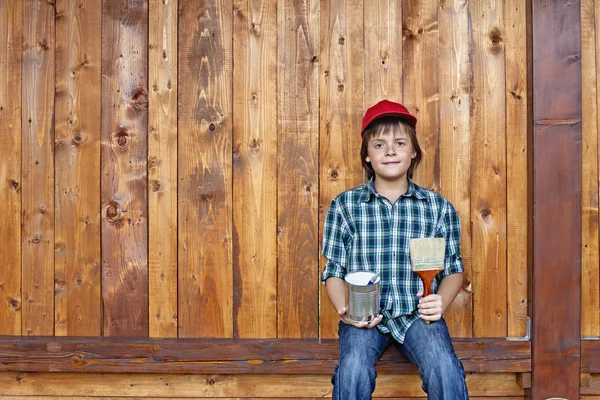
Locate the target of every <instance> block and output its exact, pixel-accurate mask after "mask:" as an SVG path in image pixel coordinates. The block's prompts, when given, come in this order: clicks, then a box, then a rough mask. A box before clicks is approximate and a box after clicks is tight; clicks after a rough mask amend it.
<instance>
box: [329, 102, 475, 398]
mask: <svg viewBox="0 0 600 400" xmlns="http://www.w3.org/2000/svg"><path fill="white" fill-rule="evenodd" d="M416 123H417V119H416V117H414V116H413V115H411V114H410V113H409V112H408V110H407V109H406V108H405V107H404V106H403V105H402V104H399V103H394V102H391V101H387V100H383V101H381V102H379V103H377V104H375V105H374V106H372V107H371V108H369V109H368V110H367V112H366V113H365V115H364V118H363V124H362V132H361V135H362V146H361V151H360V155H361V161H362V165H363V168H364V169H365V171H366V173H367V176H368V177H369V181H368V182H367V183H366V184H364V185H361V186H358V187H356V188H354V189H351V190H348V191H346V192H343V193H341V194H340V195H338V196H337V197H335V198H334V199H333V201H332V202H331V206H330V208H329V211H328V213H327V216H326V219H325V225H324V232H323V255H324V256H325V257H326V258H327V264H326V265H325V268H324V270H323V274H322V277H321V279H322V281H323V282H324V283H325V285H326V289H327V294H328V296H329V299H330V301H331V303H332V304H333V306H334V308H335V309H336V311H337V312H338V314H339V315H340V318H341V321H340V323H339V337H340V340H339V341H340V360H339V362H338V365H337V367H336V370H335V373H334V375H333V379H332V383H333V386H334V388H333V398H334V399H344V400H347V399H361V400H362V399H370V398H371V396H372V393H373V391H374V390H375V377H376V373H375V364H376V363H377V361H378V360H379V358H380V357H381V355H382V354H383V352H384V350H385V349H386V348H387V346H388V344H389V343H393V344H394V345H396V346H397V347H398V348H399V349H400V351H402V352H403V353H404V354H405V355H406V357H407V358H408V359H409V360H411V361H412V362H413V363H415V364H416V365H417V366H418V367H419V372H420V375H421V378H422V380H423V390H424V391H425V392H427V395H428V398H429V399H445V400H449V399H468V394H467V386H466V383H465V373H464V370H463V366H462V364H461V362H460V360H458V358H457V357H456V354H455V353H454V349H453V348H452V342H451V340H450V336H449V334H448V328H447V326H446V323H445V321H444V319H443V317H442V314H443V313H444V311H445V310H446V308H447V307H448V306H449V305H450V304H451V303H452V301H454V298H455V297H456V295H457V294H458V292H459V290H460V288H461V286H462V271H463V266H462V259H461V255H460V243H459V240H460V222H459V220H458V216H457V214H456V211H455V210H454V207H452V205H451V204H450V203H449V202H448V201H447V200H445V199H444V198H443V197H442V196H440V195H439V194H436V193H434V192H431V191H429V190H426V189H424V188H421V187H419V186H417V185H416V184H414V183H413V182H412V181H411V178H412V176H413V172H414V170H415V168H416V167H417V165H418V164H419V162H420V161H421V157H422V153H421V148H420V146H419V142H418V140H417V136H416V131H415V126H416ZM416 237H443V238H445V239H446V260H445V269H444V271H442V272H440V274H438V276H437V277H436V281H435V282H434V285H433V286H434V287H433V293H435V294H431V295H429V296H427V297H424V298H422V295H423V291H422V290H420V289H421V287H422V283H421V281H420V279H419V277H418V276H417V275H416V274H414V273H413V272H412V268H411V263H410V255H409V239H410V238H416ZM352 271H372V272H379V273H380V279H381V280H380V290H381V304H380V305H381V314H380V315H379V316H378V317H377V318H375V319H373V320H372V321H370V322H358V323H357V322H353V321H351V320H349V319H347V317H346V311H347V299H346V291H345V286H344V277H345V275H346V274H347V273H349V272H352ZM436 289H437V290H436ZM425 321H430V322H431V323H430V324H429V325H427V324H426V323H425Z"/></svg>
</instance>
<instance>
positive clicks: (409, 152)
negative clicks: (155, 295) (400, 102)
mask: <svg viewBox="0 0 600 400" xmlns="http://www.w3.org/2000/svg"><path fill="white" fill-rule="evenodd" d="M416 156H417V153H416V152H415V150H414V148H413V145H412V142H411V140H410V136H409V135H408V134H407V133H406V132H403V131H400V130H394V131H392V130H388V131H387V132H385V133H383V134H381V135H379V136H374V137H372V138H371V139H369V142H368V145H367V158H366V159H365V160H366V161H367V162H370V163H371V166H372V167H373V171H374V172H375V177H376V179H383V180H387V181H393V180H401V179H406V172H407V171H408V168H409V167H410V163H411V161H412V159H413V158H415V157H416Z"/></svg>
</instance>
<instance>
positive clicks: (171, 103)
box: [148, 0, 178, 337]
mask: <svg viewBox="0 0 600 400" xmlns="http://www.w3.org/2000/svg"><path fill="white" fill-rule="evenodd" d="M177 16H178V1H177V0H174V1H164V0H150V3H149V17H150V21H149V24H150V26H149V31H148V32H149V42H150V45H149V46H148V49H149V50H148V57H149V59H148V81H149V83H150V91H149V95H148V107H149V108H148V124H149V127H148V133H149V134H148V179H149V190H148V229H149V231H148V263H149V269H148V283H149V289H148V294H149V304H148V311H149V317H148V319H149V334H150V336H151V337H177Z"/></svg>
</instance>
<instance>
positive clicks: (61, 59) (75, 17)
mask: <svg viewBox="0 0 600 400" xmlns="http://www.w3.org/2000/svg"><path fill="white" fill-rule="evenodd" d="M101 10H102V8H101V1H99V0H96V1H92V2H88V3H86V5H85V7H79V4H78V3H76V2H72V1H57V2H56V13H57V15H59V16H60V18H57V20H56V93H55V96H56V98H55V104H56V112H55V126H56V140H55V148H54V151H55V155H54V156H55V166H54V174H55V190H56V195H55V199H56V212H55V219H56V223H55V229H56V234H55V242H56V247H55V252H54V258H55V263H56V267H55V273H54V279H55V292H54V301H55V310H54V334H55V335H57V336H59V335H62V336H65V335H71V336H99V335H100V334H101V326H102V315H101V310H100V307H101V306H100V283H101V276H100V215H99V212H98V210H100V185H99V181H100V126H101V122H100V119H101V115H100V113H101V111H100V106H101V94H100V87H101V76H100V67H101V37H102V35H101V34H102V32H101V21H102V14H101Z"/></svg>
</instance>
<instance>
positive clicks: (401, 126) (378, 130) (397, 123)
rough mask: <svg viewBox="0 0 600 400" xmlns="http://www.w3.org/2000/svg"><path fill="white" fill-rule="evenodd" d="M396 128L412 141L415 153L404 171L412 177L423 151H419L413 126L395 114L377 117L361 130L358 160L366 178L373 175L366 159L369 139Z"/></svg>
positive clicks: (373, 172)
mask: <svg viewBox="0 0 600 400" xmlns="http://www.w3.org/2000/svg"><path fill="white" fill-rule="evenodd" d="M396 130H398V131H400V132H404V133H406V134H407V135H408V137H409V138H410V142H411V143H412V146H413V150H414V151H415V153H416V156H415V158H413V159H412V160H411V162H410V167H408V171H407V172H406V176H407V177H408V179H412V177H413V173H414V171H415V168H417V165H419V163H420V162H421V158H422V157H423V152H422V151H421V146H420V145H419V140H418V139H417V132H416V130H415V127H414V126H412V125H411V124H410V123H408V122H407V121H405V120H403V119H402V118H398V117H395V116H388V117H382V118H378V119H377V120H375V121H373V123H371V124H370V125H369V126H368V127H367V128H366V129H365V131H364V132H363V135H362V145H361V146H360V161H361V162H362V166H363V168H364V170H365V172H366V173H367V179H371V177H373V175H375V171H373V167H372V166H371V163H370V162H367V161H366V158H367V156H368V152H367V149H368V145H369V141H370V140H371V139H372V138H374V137H378V136H380V135H383V134H384V133H386V132H389V131H392V132H394V131H396Z"/></svg>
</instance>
